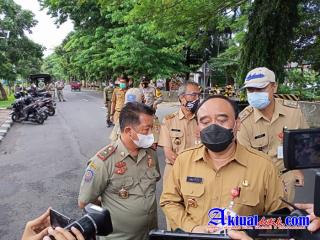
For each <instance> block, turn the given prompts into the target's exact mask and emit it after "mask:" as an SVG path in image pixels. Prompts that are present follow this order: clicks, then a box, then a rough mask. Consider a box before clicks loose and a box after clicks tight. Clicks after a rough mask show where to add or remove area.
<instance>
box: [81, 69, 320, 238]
mask: <svg viewBox="0 0 320 240" xmlns="http://www.w3.org/2000/svg"><path fill="white" fill-rule="evenodd" d="M275 79H276V78H275V75H274V73H273V72H272V71H271V70H269V69H267V68H265V67H261V68H256V69H253V70H252V71H250V72H249V73H248V74H247V76H246V79H245V82H244V86H243V88H244V89H246V92H247V97H248V102H249V104H250V105H249V106H248V107H247V108H245V109H244V110H243V111H242V112H241V113H238V110H237V106H236V104H235V103H234V102H233V101H232V100H230V99H229V98H228V97H226V96H222V95H213V96H210V97H208V98H207V99H205V100H203V101H200V90H199V85H198V84H197V83H195V82H187V83H185V84H183V85H181V86H180V88H179V90H178V97H179V101H180V103H181V106H180V108H179V110H178V111H177V112H175V113H172V114H169V115H167V116H166V117H165V118H164V120H163V122H162V124H161V125H157V118H156V117H155V110H156V109H157V104H159V102H160V101H161V99H160V100H159V98H158V97H157V95H156V91H155V88H154V87H152V86H150V81H148V80H147V79H143V80H142V84H141V86H142V88H132V87H131V88H130V85H131V83H130V80H129V79H128V78H126V77H120V78H119V79H118V80H117V82H116V84H118V85H119V87H116V88H114V86H113V85H112V84H110V85H109V86H107V87H106V90H105V93H108V95H107V94H105V104H106V106H107V108H108V113H107V124H109V125H111V122H112V123H113V124H114V131H116V132H114V131H113V134H114V136H113V139H112V143H111V144H110V145H108V146H106V147H104V148H102V149H101V150H100V151H98V152H97V154H96V155H95V156H93V157H92V158H91V159H90V160H89V162H88V166H87V168H86V170H85V173H84V176H83V179H82V182H81V186H80V193H79V199H78V203H79V206H80V208H84V207H85V206H86V205H87V204H88V203H95V204H99V205H101V206H102V207H103V208H107V209H108V210H109V211H110V214H111V218H112V222H113V230H114V231H113V233H112V234H110V235H109V236H107V237H101V239H117V240H125V239H128V240H129V239H130V240H143V239H148V233H149V231H150V230H152V229H154V228H157V202H156V182H157V181H159V180H160V175H161V173H160V169H159V161H158V157H157V153H156V149H157V147H162V148H163V150H164V154H165V159H164V161H165V163H166V165H165V170H164V173H162V176H163V191H162V194H161V197H160V203H159V205H160V207H161V208H162V210H163V212H164V214H165V216H166V220H167V227H168V230H175V229H177V228H180V229H182V230H184V231H186V232H197V233H212V232H213V231H215V229H214V228H212V226H210V225H208V222H209V221H210V219H209V216H208V211H209V210H210V209H211V208H215V207H218V208H226V209H227V210H228V211H229V212H231V213H236V214H238V215H253V214H259V215H261V214H266V213H270V212H273V211H275V210H278V209H280V208H283V207H287V206H286V204H284V202H282V201H281V200H280V198H281V197H283V198H285V199H286V200H288V201H293V200H294V192H295V187H296V186H303V184H304V180H303V179H304V178H303V174H302V172H301V171H290V172H287V173H284V165H283V151H282V150H283V148H282V140H283V128H284V127H288V128H289V129H297V128H307V127H308V125H307V123H306V121H305V119H304V117H303V114H302V112H301V110H300V109H299V107H298V105H293V104H291V103H288V102H286V101H284V100H277V99H275V98H274V97H273V94H274V93H275V92H276V90H277V84H276V81H275ZM111 88H112V96H110V95H111V91H109V89H111ZM109 93H110V94H109ZM143 103H145V104H143ZM161 161H162V159H161ZM300 207H304V208H306V209H308V211H312V205H311V204H310V205H301V206H300ZM312 217H313V218H314V219H315V220H314V221H312V223H311V225H310V226H309V230H311V231H314V230H315V229H317V228H320V220H319V218H315V217H314V215H312ZM229 235H230V236H231V237H232V238H233V239H242V240H247V239H250V238H249V237H248V236H246V234H245V233H244V232H234V231H231V232H230V233H229Z"/></svg>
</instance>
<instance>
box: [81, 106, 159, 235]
mask: <svg viewBox="0 0 320 240" xmlns="http://www.w3.org/2000/svg"><path fill="white" fill-rule="evenodd" d="M153 117H154V111H153V110H152V109H151V108H150V107H148V106H146V105H144V104H141V103H137V102H129V103H127V104H126V105H124V107H123V109H122V110H121V112H120V130H121V135H120V138H119V139H118V140H117V141H116V142H115V143H114V144H111V145H109V146H106V147H104V148H103V149H102V150H100V151H99V152H98V153H97V154H96V155H95V156H94V157H92V158H91V160H90V161H89V164H88V166H87V168H86V171H85V174H84V176H83V179H82V182H81V186H80V193H79V206H80V208H84V207H85V206H86V205H87V204H88V203H99V201H98V199H99V198H100V199H101V206H102V207H103V208H107V209H108V210H109V211H110V214H111V218H112V225H113V233H112V234H110V235H109V236H107V237H105V238H99V239H117V240H118V239H119V240H129V239H130V240H145V239H148V233H149V231H150V230H152V229H154V228H156V227H157V204H156V192H155V190H156V182H157V181H158V180H159V179H160V171H159V164H158V159H157V154H156V152H155V151H154V150H153V149H151V148H150V147H151V145H152V144H153V142H154V137H153V134H152V127H153Z"/></svg>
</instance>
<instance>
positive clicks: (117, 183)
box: [106, 177, 133, 194]
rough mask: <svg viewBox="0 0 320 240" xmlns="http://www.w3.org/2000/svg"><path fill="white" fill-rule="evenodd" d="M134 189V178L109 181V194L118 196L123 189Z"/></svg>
mask: <svg viewBox="0 0 320 240" xmlns="http://www.w3.org/2000/svg"><path fill="white" fill-rule="evenodd" d="M132 187H133V178H132V177H122V178H120V177H118V178H112V179H110V180H109V184H108V187H107V189H106V191H107V192H111V193H115V194H118V193H119V191H120V190H121V189H125V190H127V191H129V190H130V189H132Z"/></svg>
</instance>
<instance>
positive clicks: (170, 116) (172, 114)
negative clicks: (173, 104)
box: [164, 112, 178, 120]
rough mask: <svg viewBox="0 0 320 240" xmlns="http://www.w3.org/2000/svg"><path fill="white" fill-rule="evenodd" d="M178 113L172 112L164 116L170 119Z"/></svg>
mask: <svg viewBox="0 0 320 240" xmlns="http://www.w3.org/2000/svg"><path fill="white" fill-rule="evenodd" d="M177 113H178V112H175V113H171V114H169V115H167V116H165V117H164V118H165V119H166V120H170V119H172V118H174V117H175V116H176V115H177Z"/></svg>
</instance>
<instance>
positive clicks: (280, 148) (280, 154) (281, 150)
mask: <svg viewBox="0 0 320 240" xmlns="http://www.w3.org/2000/svg"><path fill="white" fill-rule="evenodd" d="M277 157H278V159H282V158H283V146H282V145H280V146H278V150H277Z"/></svg>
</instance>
